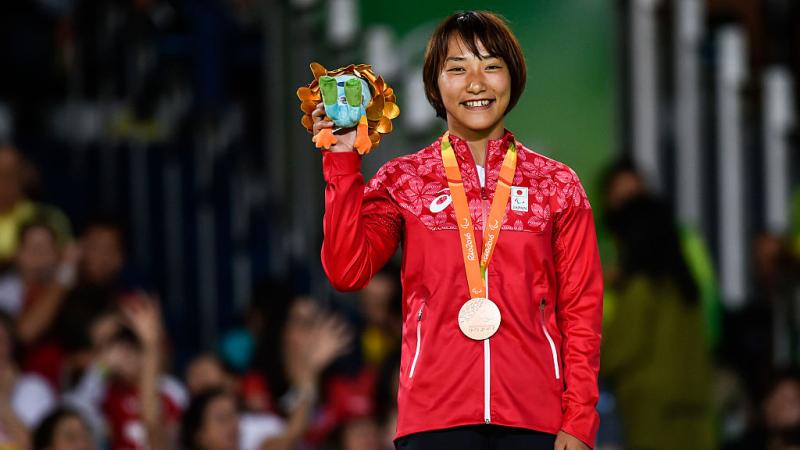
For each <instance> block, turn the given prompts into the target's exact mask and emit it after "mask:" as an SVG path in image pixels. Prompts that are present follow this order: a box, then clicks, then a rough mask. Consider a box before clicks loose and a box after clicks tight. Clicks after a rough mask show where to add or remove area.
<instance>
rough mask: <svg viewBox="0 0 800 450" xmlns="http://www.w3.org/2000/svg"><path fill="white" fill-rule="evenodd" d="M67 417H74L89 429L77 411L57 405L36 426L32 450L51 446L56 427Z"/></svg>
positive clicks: (45, 448) (40, 449)
mask: <svg viewBox="0 0 800 450" xmlns="http://www.w3.org/2000/svg"><path fill="white" fill-rule="evenodd" d="M69 417H75V418H76V419H78V420H80V422H81V424H83V426H85V427H86V428H87V429H90V428H89V424H88V423H86V420H85V419H84V418H83V416H81V415H80V414H79V413H78V412H77V411H75V410H73V409H70V408H65V407H59V408H58V409H56V410H54V411H52V412H50V413H49V414H48V415H47V416H45V418H44V419H42V421H41V422H40V423H39V425H38V426H37V427H36V430H35V431H34V432H33V443H32V444H33V445H32V448H33V450H47V448H49V447H50V446H52V445H53V438H54V437H55V433H56V427H57V426H58V424H59V423H61V421H62V420H64V419H67V418H69Z"/></svg>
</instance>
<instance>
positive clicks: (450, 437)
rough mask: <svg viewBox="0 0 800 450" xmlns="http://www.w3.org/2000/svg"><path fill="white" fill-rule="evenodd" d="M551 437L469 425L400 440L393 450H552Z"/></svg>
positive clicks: (506, 428) (508, 429)
mask: <svg viewBox="0 0 800 450" xmlns="http://www.w3.org/2000/svg"><path fill="white" fill-rule="evenodd" d="M555 443H556V436H555V435H554V434H549V433H543V432H541V431H533V430H526V429H523V428H510V427H501V426H497V425H469V426H465V427H457V428H446V429H444V430H434V431H424V432H422V433H414V434H409V435H408V436H403V437H401V438H400V439H398V440H397V441H396V442H395V448H396V449H397V450H523V449H524V450H553V446H554V445H555Z"/></svg>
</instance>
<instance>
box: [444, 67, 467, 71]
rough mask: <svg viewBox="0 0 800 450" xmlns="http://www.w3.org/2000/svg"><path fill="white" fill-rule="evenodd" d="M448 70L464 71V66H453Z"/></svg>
mask: <svg viewBox="0 0 800 450" xmlns="http://www.w3.org/2000/svg"><path fill="white" fill-rule="evenodd" d="M447 71H448V72H463V71H464V68H463V67H451V68H449V69H447Z"/></svg>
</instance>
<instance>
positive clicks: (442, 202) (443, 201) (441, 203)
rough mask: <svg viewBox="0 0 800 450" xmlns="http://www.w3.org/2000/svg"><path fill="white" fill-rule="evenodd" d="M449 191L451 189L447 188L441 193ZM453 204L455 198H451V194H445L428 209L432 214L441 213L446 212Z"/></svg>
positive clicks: (437, 198) (436, 199) (434, 200)
mask: <svg viewBox="0 0 800 450" xmlns="http://www.w3.org/2000/svg"><path fill="white" fill-rule="evenodd" d="M444 191H449V189H447V188H445V189H442V190H441V191H439V192H444ZM450 203H453V197H450V194H449V193H444V194H441V195H439V196H438V197H436V198H435V199H433V201H432V202H431V204H430V206H429V207H428V209H430V210H431V212H432V213H434V214H435V213H440V212H442V211H444V209H445V208H447V206H448V205H449V204H450Z"/></svg>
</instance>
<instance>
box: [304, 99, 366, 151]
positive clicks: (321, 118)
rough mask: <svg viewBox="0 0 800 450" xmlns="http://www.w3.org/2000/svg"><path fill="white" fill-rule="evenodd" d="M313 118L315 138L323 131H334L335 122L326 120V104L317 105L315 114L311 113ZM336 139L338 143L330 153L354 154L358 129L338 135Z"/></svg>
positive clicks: (332, 146) (332, 147)
mask: <svg viewBox="0 0 800 450" xmlns="http://www.w3.org/2000/svg"><path fill="white" fill-rule="evenodd" d="M311 117H312V118H313V119H314V127H313V132H314V136H315V137H316V136H317V135H318V134H319V132H320V131H322V130H323V129H330V130H332V129H333V125H334V124H333V121H332V120H325V104H324V103H322V102H320V103H319V104H317V107H316V108H315V109H314V112H312V113H311ZM334 136H335V137H336V143H335V144H333V145H331V147H330V151H332V152H352V151H353V150H354V148H355V142H356V129H355V128H353V129H351V130H348V131H345V132H342V133H336V134H335V135H334Z"/></svg>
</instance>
